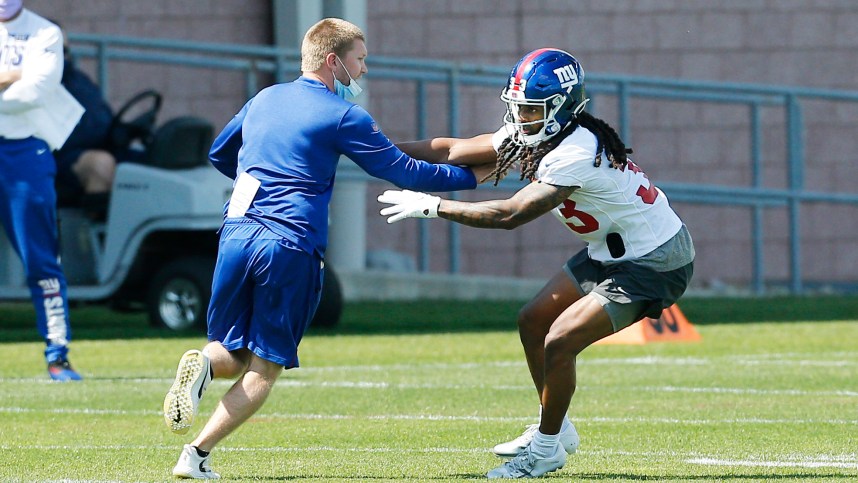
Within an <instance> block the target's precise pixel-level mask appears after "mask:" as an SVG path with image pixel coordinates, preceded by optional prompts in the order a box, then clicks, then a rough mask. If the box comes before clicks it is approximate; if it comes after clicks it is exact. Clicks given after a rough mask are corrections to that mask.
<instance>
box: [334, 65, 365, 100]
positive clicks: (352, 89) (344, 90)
mask: <svg viewBox="0 0 858 483" xmlns="http://www.w3.org/2000/svg"><path fill="white" fill-rule="evenodd" d="M337 61H338V62H339V63H340V65H341V66H343V70H345V71H346V75H347V76H349V81H351V82H349V85H345V84H343V83H342V82H340V81H339V80H337V78H336V76H334V89H335V90H336V93H337V95H338V96H340V97H342V98H343V99H345V100H347V101H351V100H353V99H354V98H355V97H357V96H358V95H360V93H361V92H363V89H361V87H360V86H359V85H358V83H357V81H355V80H354V79H353V78H352V75H351V74H349V70H348V69H346V65H345V64H343V61H342V60H340V58H339V57H337Z"/></svg>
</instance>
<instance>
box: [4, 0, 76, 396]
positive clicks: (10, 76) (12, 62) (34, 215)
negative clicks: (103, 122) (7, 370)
mask: <svg viewBox="0 0 858 483" xmlns="http://www.w3.org/2000/svg"><path fill="white" fill-rule="evenodd" d="M62 67H63V55H62V33H61V32H60V29H59V28H58V27H57V26H56V25H54V24H52V23H51V22H49V21H47V20H46V19H44V18H42V17H40V16H39V15H36V14H35V13H33V12H31V11H29V10H27V9H25V8H24V7H23V5H22V2H21V0H0V222H2V224H3V228H4V229H5V233H6V236H7V238H8V239H9V241H10V243H11V245H12V247H13V248H14V249H15V251H16V252H17V254H18V255H19V256H20V257H21V260H22V262H23V264H24V271H25V273H26V277H27V285H28V286H29V289H30V294H31V297H32V300H33V306H34V308H35V310H36V323H37V326H38V329H39V333H40V334H41V335H42V337H43V338H44V340H45V343H46V344H47V348H46V349H45V358H46V360H47V364H48V373H49V374H50V377H51V378H52V379H54V380H58V381H78V380H80V379H81V376H80V375H79V374H78V373H77V372H76V371H75V370H74V369H73V368H72V366H71V364H69V360H68V350H69V349H68V344H69V340H70V339H71V326H70V323H69V315H68V314H69V310H68V309H69V306H68V299H67V298H66V279H65V276H64V275H63V269H62V267H61V266H60V262H59V243H58V239H57V236H58V235H57V219H56V192H55V190H54V176H55V175H56V170H57V168H56V162H55V160H54V157H53V155H52V153H51V152H52V151H53V150H54V149H56V148H57V147H59V146H61V145H62V143H63V142H64V141H65V139H66V137H68V133H70V132H71V129H72V128H73V127H74V124H76V123H77V120H78V119H79V118H80V114H81V111H82V109H81V108H80V106H79V104H77V103H76V102H75V101H74V100H73V98H72V99H71V100H69V97H70V96H68V95H67V92H66V91H65V90H64V89H63V88H62V87H61V86H60V78H61V76H62ZM48 109H50V110H51V111H50V112H48ZM67 109H68V110H67ZM69 113H74V114H69Z"/></svg>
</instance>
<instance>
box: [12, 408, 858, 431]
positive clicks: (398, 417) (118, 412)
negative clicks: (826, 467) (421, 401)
mask: <svg viewBox="0 0 858 483" xmlns="http://www.w3.org/2000/svg"><path fill="white" fill-rule="evenodd" d="M0 413H38V414H43V413H44V414H84V415H96V416H99V415H104V416H161V415H162V412H161V411H152V410H137V411H129V410H122V409H73V408H48V409H34V408H21V407H0ZM200 415H201V416H207V414H206V413H200ZM253 417H254V418H270V419H288V420H322V421H326V420H331V421H334V420H378V421H471V422H495V423H529V422H533V420H534V418H532V417H505V416H455V415H453V416H450V415H437V414H385V415H373V414H369V415H359V416H355V415H348V414H294V413H266V412H260V413H257V414H255V415H254V416H253ZM573 420H574V422H576V423H610V424H614V423H616V424H628V423H643V424H687V425H703V426H705V425H716V424H760V425H766V424H834V425H858V419H852V420H850V419H766V418H738V419H679V418H644V417H635V418H611V417H599V416H596V417H589V418H587V417H582V418H573Z"/></svg>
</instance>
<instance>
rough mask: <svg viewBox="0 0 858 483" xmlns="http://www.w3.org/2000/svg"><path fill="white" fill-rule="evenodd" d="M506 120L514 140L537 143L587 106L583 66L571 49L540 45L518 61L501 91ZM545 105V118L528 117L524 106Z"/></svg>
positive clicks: (526, 144)
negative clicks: (543, 47)
mask: <svg viewBox="0 0 858 483" xmlns="http://www.w3.org/2000/svg"><path fill="white" fill-rule="evenodd" d="M501 100H502V101H503V102H504V103H506V106H507V111H506V115H505V116H504V124H505V125H506V127H507V130H508V131H509V133H510V137H511V138H512V140H513V141H514V142H516V143H518V144H523V145H525V146H534V145H537V144H539V143H541V142H543V141H546V140H548V139H550V138H552V137H553V136H555V135H557V134H558V133H559V132H560V131H562V130H563V128H565V127H566V126H567V125H569V123H570V122H572V121H573V120H574V119H575V117H576V116H577V115H578V113H580V112H581V111H583V110H584V106H585V105H586V104H587V101H589V99H587V98H585V95H584V69H583V68H581V64H579V63H578V61H577V60H575V57H572V55H570V54H569V53H568V52H564V51H562V50H559V49H537V50H534V51H533V52H531V53H529V54H527V55H525V56H524V57H522V58H521V60H519V61H518V63H517V64H515V67H513V68H512V72H510V75H509V83H508V84H507V86H506V88H504V90H503V92H502V93H501ZM534 108H536V109H537V110H538V108H541V109H542V111H541V112H542V119H539V120H535V121H534V120H530V121H528V120H525V119H522V117H521V115H520V113H521V112H522V111H523V110H525V109H531V110H533V109H534Z"/></svg>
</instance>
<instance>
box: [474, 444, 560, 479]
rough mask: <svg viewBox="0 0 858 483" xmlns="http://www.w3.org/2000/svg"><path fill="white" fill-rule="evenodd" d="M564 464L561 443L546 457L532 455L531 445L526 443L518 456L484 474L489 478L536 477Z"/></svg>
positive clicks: (555, 469)
mask: <svg viewBox="0 0 858 483" xmlns="http://www.w3.org/2000/svg"><path fill="white" fill-rule="evenodd" d="M565 464H566V451H564V450H563V445H561V444H558V445H557V446H556V447H555V448H554V454H552V455H551V456H549V457H547V458H540V457H537V456H536V455H534V454H533V450H532V448H531V446H529V445H528V446H527V447H526V448H524V451H522V452H521V453H519V454H518V456H516V457H515V458H513V459H511V460H509V461H507V462H506V463H504V464H502V465H500V466H498V467H497V468H495V469H493V470H491V471H489V472H488V474H486V476H487V477H488V478H489V479H493V478H536V477H538V476H542V475H544V474H546V473H551V472H552V471H557V470H559V469H560V468H563V465H565Z"/></svg>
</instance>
